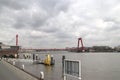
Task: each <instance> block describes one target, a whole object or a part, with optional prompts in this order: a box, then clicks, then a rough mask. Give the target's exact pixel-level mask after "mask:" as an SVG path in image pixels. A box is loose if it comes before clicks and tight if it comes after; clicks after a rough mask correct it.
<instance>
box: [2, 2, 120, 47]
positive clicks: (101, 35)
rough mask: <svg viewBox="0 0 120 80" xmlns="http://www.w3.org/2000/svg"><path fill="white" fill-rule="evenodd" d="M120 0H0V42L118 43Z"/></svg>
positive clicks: (38, 44)
mask: <svg viewBox="0 0 120 80" xmlns="http://www.w3.org/2000/svg"><path fill="white" fill-rule="evenodd" d="M119 33H120V0H0V42H3V43H5V44H11V45H15V35H16V34H18V35H19V45H21V46H23V47H26V48H65V47H76V46H77V38H78V37H82V38H83V42H84V45H85V46H94V45H108V46H113V47H114V46H118V45H120V34H119Z"/></svg>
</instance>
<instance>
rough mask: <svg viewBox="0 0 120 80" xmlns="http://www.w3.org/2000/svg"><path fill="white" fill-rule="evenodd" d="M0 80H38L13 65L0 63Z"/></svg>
mask: <svg viewBox="0 0 120 80" xmlns="http://www.w3.org/2000/svg"><path fill="white" fill-rule="evenodd" d="M0 80H38V79H36V78H34V77H33V76H31V75H29V74H27V73H25V72H24V71H22V70H20V69H18V68H16V67H14V66H13V65H11V64H9V63H7V62H5V61H3V60H2V61H0Z"/></svg>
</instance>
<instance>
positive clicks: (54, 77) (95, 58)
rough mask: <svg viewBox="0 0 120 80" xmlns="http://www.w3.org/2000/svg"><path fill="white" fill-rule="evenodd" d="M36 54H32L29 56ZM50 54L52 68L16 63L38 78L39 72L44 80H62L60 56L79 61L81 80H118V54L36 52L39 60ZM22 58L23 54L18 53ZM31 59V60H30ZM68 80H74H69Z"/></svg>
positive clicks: (119, 65) (28, 63) (119, 59)
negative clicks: (42, 73)
mask: <svg viewBox="0 0 120 80" xmlns="http://www.w3.org/2000/svg"><path fill="white" fill-rule="evenodd" d="M33 53H36V52H32V53H31V54H33ZM48 53H49V54H51V55H53V56H54V58H55V65H54V66H45V65H43V64H33V63H32V62H27V63H26V62H22V63H17V65H18V66H20V65H21V64H24V65H25V70H26V71H28V72H30V73H32V74H34V75H35V76H38V77H39V76H40V71H43V72H44V74H45V80H63V76H62V56H63V55H65V56H66V59H71V60H81V64H82V80H120V54H119V53H75V52H67V51H50V52H37V54H38V55H39V58H40V59H45V57H46V56H45V55H46V54H48ZM19 54H20V58H22V56H23V55H22V54H23V53H19ZM31 59H32V58H31ZM70 80H75V79H74V78H73V79H70Z"/></svg>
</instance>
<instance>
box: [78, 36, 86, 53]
mask: <svg viewBox="0 0 120 80" xmlns="http://www.w3.org/2000/svg"><path fill="white" fill-rule="evenodd" d="M80 42H81V46H82V51H84V50H85V49H84V45H83V41H82V38H78V46H77V48H78V49H79V44H80Z"/></svg>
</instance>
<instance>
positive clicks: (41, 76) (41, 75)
mask: <svg viewBox="0 0 120 80" xmlns="http://www.w3.org/2000/svg"><path fill="white" fill-rule="evenodd" d="M40 80H44V72H42V71H41V72H40Z"/></svg>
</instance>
